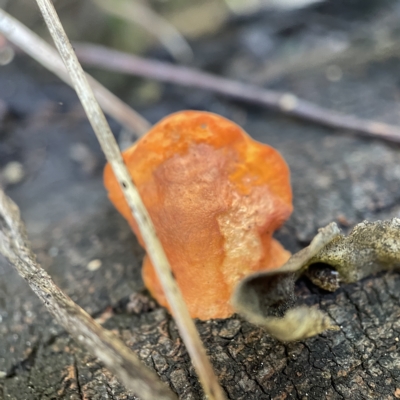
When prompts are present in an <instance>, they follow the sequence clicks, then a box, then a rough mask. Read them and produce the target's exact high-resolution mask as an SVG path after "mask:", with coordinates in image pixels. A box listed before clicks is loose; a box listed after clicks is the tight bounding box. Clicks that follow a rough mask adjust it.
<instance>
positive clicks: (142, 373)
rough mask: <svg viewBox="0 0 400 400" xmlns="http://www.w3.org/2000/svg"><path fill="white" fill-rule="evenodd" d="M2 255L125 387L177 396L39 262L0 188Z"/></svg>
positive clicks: (146, 394)
mask: <svg viewBox="0 0 400 400" xmlns="http://www.w3.org/2000/svg"><path fill="white" fill-rule="evenodd" d="M0 254H2V255H3V256H4V257H5V258H7V259H8V260H9V262H10V263H11V264H12V265H13V266H14V268H15V269H16V270H17V272H18V273H19V275H21V276H22V277H23V278H24V279H25V280H26V281H27V282H28V284H29V286H30V287H31V289H32V290H33V291H34V292H35V293H36V294H37V295H38V297H39V298H40V299H41V300H42V301H43V303H44V304H45V306H46V308H47V309H48V311H49V312H50V313H51V314H52V315H53V316H54V317H55V319H56V320H57V322H58V323H59V324H60V325H61V326H62V327H63V328H64V329H66V330H67V331H68V332H69V333H70V334H71V336H72V337H73V338H74V339H75V340H77V341H78V342H79V343H81V344H82V345H83V346H85V347H86V348H87V349H88V350H89V351H90V352H91V353H92V354H93V355H94V356H96V357H97V358H98V359H99V360H101V361H102V362H103V363H104V365H105V366H106V367H107V368H108V369H109V370H110V371H112V372H113V373H114V374H115V375H116V376H117V377H118V378H119V379H120V380H121V382H122V383H124V384H125V386H126V387H127V388H128V389H130V390H133V391H134V392H135V393H138V394H140V396H141V398H143V399H147V400H153V399H163V400H173V399H176V396H175V395H174V394H173V393H172V392H171V391H170V389H169V388H168V387H167V386H166V385H165V384H163V383H161V381H160V380H159V379H158V377H157V376H156V375H155V374H154V373H153V372H151V371H150V370H148V369H147V368H146V367H145V366H144V365H143V364H142V363H141V362H140V361H139V360H138V358H137V357H136V356H135V354H134V353H133V352H132V351H131V350H130V349H129V348H128V347H126V346H125V344H124V343H123V342H122V341H121V340H120V339H119V338H118V337H117V336H116V335H114V334H113V333H111V332H110V331H108V330H106V329H104V328H103V327H102V326H101V325H99V324H98V323H97V322H96V321H94V320H93V319H92V318H91V317H90V315H89V314H88V313H86V311H84V310H83V309H82V308H80V307H79V306H78V305H77V304H75V303H74V302H73V301H72V300H71V299H70V298H69V297H68V296H67V295H66V294H64V293H63V292H62V291H61V290H60V289H59V288H58V287H57V286H56V285H55V283H54V282H53V281H52V279H51V278H50V276H49V275H48V274H47V272H46V271H45V270H44V269H43V268H42V267H41V266H40V265H39V264H38V263H37V261H36V257H35V255H34V254H33V252H32V250H31V248H30V245H29V243H28V239H27V237H26V232H25V227H24V225H23V223H22V221H21V218H20V213H19V209H18V207H17V206H16V204H15V203H14V202H13V201H12V200H11V199H9V198H8V197H7V196H6V195H5V194H4V192H3V191H2V190H0Z"/></svg>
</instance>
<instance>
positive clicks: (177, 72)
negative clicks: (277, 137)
mask: <svg viewBox="0 0 400 400" xmlns="http://www.w3.org/2000/svg"><path fill="white" fill-rule="evenodd" d="M74 46H75V48H76V52H77V54H78V56H79V59H80V60H81V61H82V63H84V64H86V65H91V66H97V67H100V68H106V69H108V70H110V71H115V72H122V73H128V74H132V75H138V76H143V77H146V78H150V79H157V80H159V81H163V82H168V83H176V84H178V85H183V86H188V87H196V88H199V89H205V90H210V91H212V92H214V93H219V94H222V95H224V96H229V97H232V98H235V99H238V100H241V101H246V102H249V103H253V104H259V105H261V106H263V107H267V108H270V109H273V110H276V111H278V112H281V113H284V114H287V115H291V116H294V117H298V118H301V119H304V120H308V121H313V122H316V123H319V124H321V125H325V126H329V127H331V128H336V129H346V130H351V131H353V132H355V133H357V134H358V135H360V136H367V137H373V138H378V139H384V140H387V141H390V142H394V143H400V128H398V127H396V126H393V125H388V124H385V123H383V122H379V121H372V120H364V119H361V118H357V117H354V116H352V115H346V114H342V113H340V112H336V111H333V110H328V109H326V108H323V107H320V106H318V105H317V104H314V103H311V102H309V101H306V100H303V99H300V98H298V97H297V96H295V95H293V94H290V93H282V92H278V91H274V90H268V89H262V88H259V87H257V86H254V85H250V84H246V83H242V82H238V81H233V80H230V79H226V78H222V77H219V76H216V75H212V74H208V73H205V72H202V71H198V70H196V69H193V68H187V67H179V66H175V65H171V64H167V63H163V62H160V61H155V60H148V59H145V58H141V57H137V56H133V55H131V54H127V53H123V52H120V51H116V50H112V49H107V48H105V47H102V46H95V45H89V44H78V43H76V44H74Z"/></svg>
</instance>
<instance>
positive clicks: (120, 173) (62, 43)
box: [36, 0, 225, 400]
mask: <svg viewBox="0 0 400 400" xmlns="http://www.w3.org/2000/svg"><path fill="white" fill-rule="evenodd" d="M36 1H37V3H38V5H39V7H40V10H41V12H42V14H43V17H44V20H45V21H46V24H47V26H48V28H49V31H50V33H51V36H52V37H53V40H54V42H55V44H56V47H57V49H58V51H59V52H60V55H61V58H62V59H63V61H64V63H65V65H66V67H67V70H68V72H69V74H70V77H71V81H72V82H73V84H74V86H75V90H76V91H77V94H78V96H79V99H80V100H81V102H82V105H83V108H84V109H85V111H86V114H87V116H88V119H89V121H90V123H91V125H92V127H93V129H94V131H95V133H96V136H97V138H98V140H99V142H100V145H101V147H102V149H103V151H104V153H105V155H106V158H107V160H108V162H109V163H110V165H111V167H112V169H113V172H114V174H115V176H116V178H117V180H118V182H119V184H120V186H121V190H122V192H123V193H124V195H125V198H126V200H127V203H128V204H129V207H130V209H131V211H132V214H133V216H134V218H135V220H136V222H137V224H138V227H139V229H140V233H141V235H142V238H143V241H144V243H145V245H146V250H147V252H148V255H149V257H150V259H151V262H152V264H153V266H154V268H155V270H156V272H157V275H158V278H159V279H160V282H161V284H162V287H163V290H164V293H165V296H166V298H167V300H168V303H169V304H170V306H171V309H172V314H173V316H174V318H175V321H176V324H177V326H178V329H179V332H180V334H181V336H182V339H183V341H184V343H185V345H186V347H187V350H188V352H189V355H190V356H191V359H192V362H193V364H194V366H195V368H196V370H197V373H198V375H199V379H200V382H201V383H202V385H203V388H204V391H205V393H206V395H207V396H208V397H209V399H212V400H214V399H215V400H217V399H218V400H222V399H225V396H224V393H223V391H222V389H221V387H220V386H219V383H218V381H217V379H216V377H215V375H214V371H213V369H212V366H211V364H210V362H209V360H208V359H207V356H206V352H205V349H204V347H203V346H202V343H201V340H200V337H199V334H198V332H197V330H196V327H195V325H194V322H193V320H192V319H191V318H190V315H189V312H188V310H187V308H186V304H185V302H184V300H183V297H182V294H181V292H180V290H179V288H178V285H177V284H176V281H175V279H174V277H173V276H172V272H171V267H170V265H169V262H168V259H167V256H166V255H165V252H164V249H163V247H162V245H161V242H160V240H159V239H158V237H157V234H156V231H155V228H154V225H153V223H152V221H151V219H150V216H149V214H148V212H147V210H146V208H145V206H144V204H143V201H142V199H141V198H140V195H139V192H138V190H137V187H136V186H135V184H134V183H133V182H132V179H131V177H130V175H129V173H128V170H127V168H126V166H125V164H124V162H123V159H122V156H121V153H120V151H119V149H118V145H117V143H116V141H115V138H114V136H113V134H112V132H111V130H110V127H109V126H108V124H107V121H106V119H105V117H104V114H103V113H102V111H101V109H100V107H99V105H98V103H97V101H96V99H95V97H94V95H93V92H92V90H91V88H90V86H89V84H88V82H87V80H86V76H85V74H84V72H83V70H82V67H81V65H80V64H79V61H78V59H77V57H76V55H75V53H74V51H73V49H72V46H71V44H70V42H69V40H68V37H67V35H66V33H65V31H64V29H63V26H62V25H61V22H60V20H59V18H58V15H57V12H56V10H55V8H54V6H53V4H52V2H51V0H36Z"/></svg>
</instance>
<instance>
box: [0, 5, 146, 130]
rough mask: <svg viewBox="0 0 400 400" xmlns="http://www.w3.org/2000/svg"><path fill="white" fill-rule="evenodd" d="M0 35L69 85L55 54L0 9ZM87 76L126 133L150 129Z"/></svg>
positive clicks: (101, 101)
mask: <svg viewBox="0 0 400 400" xmlns="http://www.w3.org/2000/svg"><path fill="white" fill-rule="evenodd" d="M0 33H2V34H3V35H4V36H5V37H6V38H7V39H8V40H9V41H10V42H12V43H14V44H15V45H16V46H18V47H19V48H21V49H22V50H23V51H25V52H26V53H27V54H29V55H30V56H31V57H32V58H34V59H35V60H36V61H38V62H39V63H40V64H42V65H43V66H44V67H45V68H47V69H48V70H50V71H51V72H53V73H54V74H55V75H57V76H58V77H59V78H60V79H61V80H63V81H64V82H65V83H67V84H68V85H71V80H70V77H69V75H68V72H67V70H66V69H65V66H64V64H63V62H62V60H61V59H60V56H59V55H58V53H57V51H56V50H55V49H54V48H53V47H51V46H50V45H49V44H48V43H46V42H45V41H44V40H43V39H41V38H40V37H39V36H38V35H36V33H34V32H32V31H31V30H29V29H28V28H27V27H26V26H25V25H23V24H21V22H19V21H17V20H16V19H15V18H13V17H12V16H11V15H9V14H8V13H6V12H5V11H4V10H2V9H0ZM86 76H87V78H88V79H89V82H90V85H91V87H92V89H93V91H94V93H95V95H96V98H97V100H98V101H99V103H100V104H101V106H102V107H103V109H104V111H105V112H106V113H107V114H109V115H110V116H112V117H113V118H115V119H116V120H117V121H118V122H120V123H121V124H122V125H124V126H125V127H126V128H127V129H128V130H130V131H134V132H136V133H137V134H139V135H141V134H144V133H145V132H147V131H148V130H149V128H150V126H151V125H150V123H149V122H148V121H146V120H145V119H144V118H143V117H142V116H141V115H139V114H138V113H137V112H136V111H134V110H133V109H132V108H130V107H129V106H128V105H127V104H126V103H124V102H123V101H122V100H120V99H119V98H118V97H117V96H115V95H114V94H112V93H111V92H110V91H109V90H108V89H106V88H105V87H104V86H103V85H101V83H99V82H98V81H96V80H95V79H94V78H92V77H91V76H89V75H86Z"/></svg>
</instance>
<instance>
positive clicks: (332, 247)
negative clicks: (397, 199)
mask: <svg viewBox="0 0 400 400" xmlns="http://www.w3.org/2000/svg"><path fill="white" fill-rule="evenodd" d="M399 237H400V219H399V218H394V219H392V220H391V221H377V222H368V221H364V222H362V223H360V224H358V225H356V226H355V228H354V229H353V230H352V231H351V233H350V234H349V235H348V236H344V235H343V234H342V233H341V232H340V230H339V228H338V227H337V225H336V224H335V223H331V224H329V225H328V226H326V227H325V228H323V229H321V230H320V231H319V233H318V234H317V236H315V238H314V239H313V240H312V242H311V244H310V245H309V246H308V247H306V248H305V249H303V250H301V251H300V252H298V253H296V254H294V255H293V256H292V257H291V258H290V259H289V261H288V262H287V263H286V264H285V265H284V266H283V267H281V268H279V269H278V270H275V271H268V272H259V273H257V274H253V275H250V276H248V277H247V278H246V279H244V280H243V281H242V282H241V283H240V284H239V285H238V287H237V288H236V291H235V293H234V295H233V297H232V303H233V305H234V307H235V309H236V310H237V311H238V312H239V313H240V314H242V315H243V316H244V317H245V318H246V319H247V320H249V321H250V322H252V323H254V324H257V325H260V326H263V327H264V328H265V329H266V331H267V332H268V333H270V334H271V335H272V336H274V337H275V338H277V339H278V340H281V341H286V342H289V341H295V340H301V339H305V338H307V337H311V336H314V335H317V334H319V333H321V332H323V331H325V330H327V329H338V328H337V327H335V326H334V325H333V323H332V322H331V320H330V318H329V317H328V316H327V315H326V314H324V313H323V312H322V311H320V310H318V309H315V308H309V307H305V306H302V307H296V308H292V307H293V306H294V304H295V295H294V283H295V281H296V279H298V278H299V277H300V276H301V275H302V274H306V275H307V276H308V277H309V278H310V280H311V281H312V282H313V283H314V284H316V285H317V286H319V287H321V288H323V289H325V290H330V291H334V290H336V289H337V288H338V286H339V282H345V283H351V282H356V281H358V280H360V279H362V278H364V277H366V276H368V275H370V274H373V273H376V272H378V271H381V270H388V269H395V268H399V267H400V241H399Z"/></svg>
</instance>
